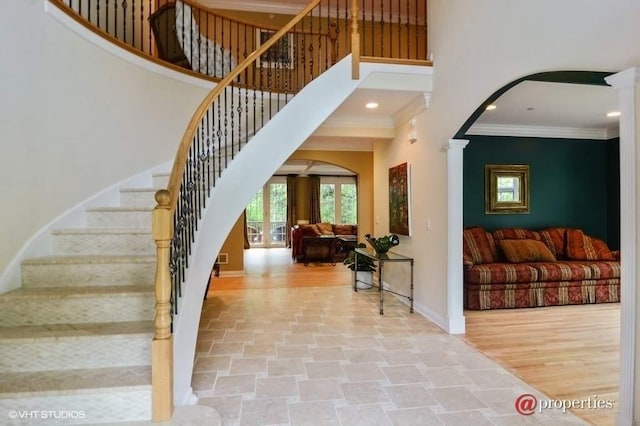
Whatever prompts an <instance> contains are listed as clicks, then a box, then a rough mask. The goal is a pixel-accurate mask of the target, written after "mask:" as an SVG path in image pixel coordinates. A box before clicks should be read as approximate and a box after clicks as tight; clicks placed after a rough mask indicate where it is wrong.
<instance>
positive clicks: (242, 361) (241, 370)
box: [229, 357, 267, 374]
mask: <svg viewBox="0 0 640 426" xmlns="http://www.w3.org/2000/svg"><path fill="white" fill-rule="evenodd" d="M266 371H267V358H266V357H256V358H234V359H232V360H231V368H230V369H229V374H250V373H263V372H266Z"/></svg>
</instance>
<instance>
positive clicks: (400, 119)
mask: <svg viewBox="0 0 640 426" xmlns="http://www.w3.org/2000/svg"><path fill="white" fill-rule="evenodd" d="M430 100H431V92H424V93H423V94H422V95H418V96H416V97H415V98H414V99H413V100H412V101H411V102H409V103H408V104H407V105H405V106H404V107H403V108H402V109H401V110H399V111H398V112H396V113H395V114H394V115H393V117H392V120H393V124H394V125H395V126H400V125H402V124H403V123H406V122H408V121H409V120H411V119H412V118H414V117H415V116H416V115H418V114H420V113H421V112H422V111H426V110H427V109H428V108H429V101H430Z"/></svg>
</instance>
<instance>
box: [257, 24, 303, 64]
mask: <svg viewBox="0 0 640 426" xmlns="http://www.w3.org/2000/svg"><path fill="white" fill-rule="evenodd" d="M275 33H276V32H275V31H273V30H266V29H263V28H259V29H258V31H257V33H256V48H258V47H260V46H262V45H263V44H264V43H265V42H266V41H267V40H269V39H270V38H271V37H272V36H273V35H274V34H275ZM293 40H294V39H293V34H292V33H289V34H287V35H286V36H283V37H282V38H281V39H280V40H278V41H277V42H276V44H274V45H273V46H271V47H270V48H269V49H268V50H267V51H266V52H265V53H263V54H262V55H261V56H260V61H259V64H258V66H260V67H263V68H286V69H293V65H294V61H293Z"/></svg>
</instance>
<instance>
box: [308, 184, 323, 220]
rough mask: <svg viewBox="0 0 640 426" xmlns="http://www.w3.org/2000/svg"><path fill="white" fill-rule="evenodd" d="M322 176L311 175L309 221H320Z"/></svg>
mask: <svg viewBox="0 0 640 426" xmlns="http://www.w3.org/2000/svg"><path fill="white" fill-rule="evenodd" d="M321 221H322V220H321V219H320V176H309V223H320V222H321Z"/></svg>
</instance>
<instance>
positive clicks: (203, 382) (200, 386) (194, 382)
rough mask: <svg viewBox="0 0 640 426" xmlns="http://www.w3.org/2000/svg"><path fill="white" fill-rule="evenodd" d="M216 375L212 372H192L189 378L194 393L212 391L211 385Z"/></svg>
mask: <svg viewBox="0 0 640 426" xmlns="http://www.w3.org/2000/svg"><path fill="white" fill-rule="evenodd" d="M216 377H217V373H213V372H200V373H199V372H194V373H193V376H192V377H191V386H192V387H193V390H194V391H210V390H213V383H214V382H215V381H216Z"/></svg>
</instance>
